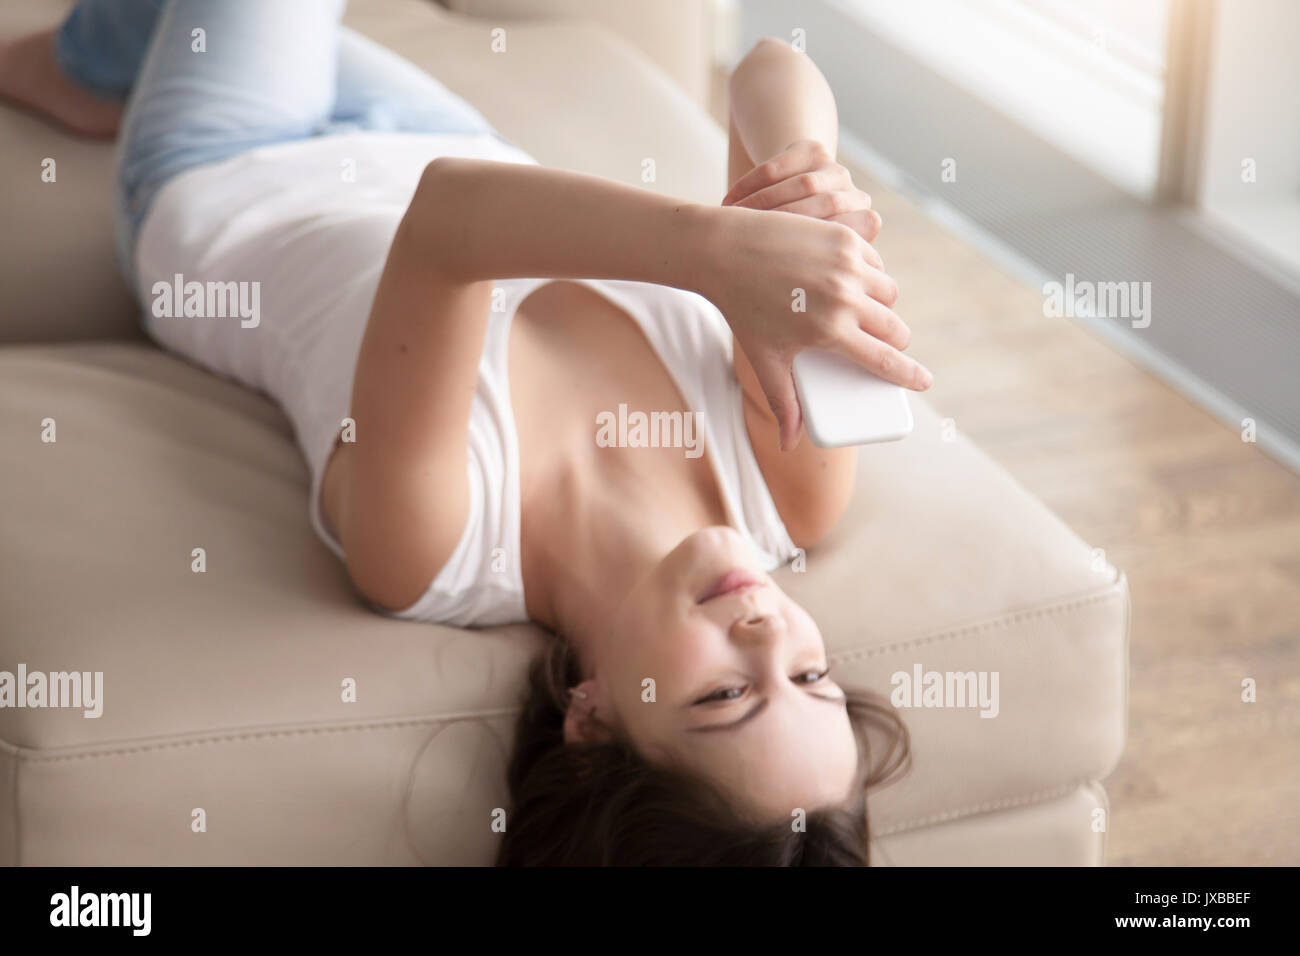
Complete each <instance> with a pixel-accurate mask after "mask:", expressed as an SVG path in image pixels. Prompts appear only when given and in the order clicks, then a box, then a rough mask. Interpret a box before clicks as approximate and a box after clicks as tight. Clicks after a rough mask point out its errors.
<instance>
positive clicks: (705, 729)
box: [686, 694, 847, 734]
mask: <svg viewBox="0 0 1300 956" xmlns="http://www.w3.org/2000/svg"><path fill="white" fill-rule="evenodd" d="M808 696H809V697H815V698H817V700H824V701H827V702H828V703H832V704H842V703H844V702H845V701H846V700H847V698H846V697H834V696H831V695H829V694H809V695H808ZM767 702H768V698H766V697H764V698H763V699H762V700H760V701H759V702H758V703H757V704H755V705H754V706H753V707H751V708H749V710H747V711H746V712H745V713H743V714H741V716H740V717H738V718H736V719H735V720H732V721H728V722H727V723H725V724H705V725H703V726H701V727H687V728H686V732H687V733H691V734H704V733H709V732H711V731H715V730H735V729H736V728H737V727H739V726H740V725H741V724H745V723H748V722H749V721H751V720H753V719H754V718H755V717H757V716H758V715H759V714H760V713H761V712H762V711H763V709H764V708H765V707H767Z"/></svg>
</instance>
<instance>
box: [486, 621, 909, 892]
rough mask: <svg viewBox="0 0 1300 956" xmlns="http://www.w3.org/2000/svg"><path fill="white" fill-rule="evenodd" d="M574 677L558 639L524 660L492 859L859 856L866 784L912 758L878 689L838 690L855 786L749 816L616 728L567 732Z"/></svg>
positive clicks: (584, 862)
mask: <svg viewBox="0 0 1300 956" xmlns="http://www.w3.org/2000/svg"><path fill="white" fill-rule="evenodd" d="M580 676H581V675H580V673H579V669H578V662H577V659H576V655H574V654H573V653H572V651H571V649H570V647H569V645H568V643H567V642H566V641H564V640H563V639H561V638H552V642H551V644H550V646H549V647H548V649H547V651H546V653H544V654H543V655H542V656H541V657H539V658H538V659H537V660H536V661H535V662H534V664H533V666H532V670H531V672H530V674H529V684H528V691H527V695H526V699H525V701H524V708H523V711H522V713H521V714H520V715H519V720H518V722H517V725H516V731H515V744H514V753H513V754H512V755H511V758H510V763H509V767H508V769H507V781H508V784H509V788H510V804H511V809H510V812H509V814H508V815H507V824H506V832H505V836H504V838H503V842H502V844H501V848H500V851H499V852H498V854H497V865H498V866H866V865H867V863H868V836H869V834H868V825H867V800H866V794H867V791H868V790H869V789H871V788H873V787H876V786H880V785H883V784H885V783H888V782H890V781H891V780H892V779H893V778H895V777H896V776H897V775H899V774H901V773H902V772H904V771H905V770H906V769H907V767H908V765H909V764H910V759H911V752H910V747H909V741H908V734H907V728H906V727H905V726H904V725H903V722H902V721H901V720H900V719H899V717H898V714H897V713H896V712H895V710H894V708H893V707H891V706H890V705H889V704H888V703H887V702H886V701H885V700H883V699H882V698H880V697H878V696H877V695H875V694H870V693H867V692H864V691H853V690H849V689H847V688H846V689H845V692H846V694H847V696H848V712H849V720H850V723H851V724H852V726H853V732H854V736H855V737H856V738H857V743H858V785H857V786H855V787H854V790H853V792H854V794H855V795H856V796H855V798H854V799H853V800H851V801H850V802H849V803H848V804H846V805H845V806H842V807H833V808H825V809H820V810H814V811H811V812H809V813H808V814H807V817H806V820H805V827H804V828H803V829H802V830H797V829H795V828H794V827H793V826H791V824H790V822H788V821H781V820H778V821H775V822H773V823H768V824H754V823H751V822H747V821H746V820H745V819H744V818H743V816H742V814H740V813H739V812H738V810H737V807H736V805H735V803H734V802H733V801H732V800H731V799H730V798H729V797H727V795H726V794H724V793H723V792H722V790H721V789H720V788H719V787H717V786H716V785H714V784H713V783H711V782H710V781H708V780H706V779H704V778H703V777H701V776H699V775H698V774H693V773H689V772H687V771H684V770H682V769H679V768H674V767H668V766H664V765H656V764H652V763H650V762H649V761H647V760H646V759H645V758H644V757H642V756H641V755H640V754H639V753H637V751H636V750H635V749H634V748H633V747H632V745H631V742H630V741H629V740H627V739H626V737H625V736H624V735H623V734H622V733H620V732H618V731H617V730H616V729H614V728H611V731H612V732H611V735H610V737H611V739H610V740H609V741H608V742H603V743H581V744H568V743H566V742H565V740H564V717H565V712H566V711H567V708H568V704H569V699H568V689H569V688H570V687H573V686H575V685H576V684H578V683H579V680H580ZM873 731H874V732H877V733H883V734H884V742H885V746H884V747H883V748H876V747H873V746H872V745H871V743H870V742H869V739H868V738H869V736H870V735H871V733H872V732H873ZM879 749H883V757H882V758H881V759H879V760H874V761H873V759H872V751H873V750H879Z"/></svg>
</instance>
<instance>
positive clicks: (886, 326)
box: [858, 276, 912, 352]
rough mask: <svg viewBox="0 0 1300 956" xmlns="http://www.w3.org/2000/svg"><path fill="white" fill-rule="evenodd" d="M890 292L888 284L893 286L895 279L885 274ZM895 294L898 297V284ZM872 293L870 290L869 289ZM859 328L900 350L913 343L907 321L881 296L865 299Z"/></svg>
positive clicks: (886, 290) (895, 287)
mask: <svg viewBox="0 0 1300 956" xmlns="http://www.w3.org/2000/svg"><path fill="white" fill-rule="evenodd" d="M884 279H885V282H886V283H887V287H886V289H885V292H886V294H887V293H888V286H893V282H894V280H893V279H890V278H889V277H888V276H884ZM893 288H894V290H895V291H894V294H893V296H892V298H897V297H898V293H897V286H893ZM868 294H870V290H868ZM858 328H860V329H862V331H864V332H866V333H867V334H869V335H871V336H872V337H874V338H877V339H879V340H880V341H882V342H885V343H886V344H888V345H892V346H893V347H894V348H896V349H898V350H899V351H900V352H901V351H903V350H904V349H906V348H907V347H908V346H909V345H911V344H912V330H911V329H910V328H908V327H907V323H906V322H904V321H903V320H902V319H900V318H899V317H898V313H896V312H895V311H894V310H893V309H891V308H889V306H888V305H887V304H885V303H884V302H883V301H882V300H881V299H880V298H879V297H877V296H874V295H873V296H872V297H871V298H868V299H865V300H864V303H863V307H862V315H861V316H860V318H859V319H858Z"/></svg>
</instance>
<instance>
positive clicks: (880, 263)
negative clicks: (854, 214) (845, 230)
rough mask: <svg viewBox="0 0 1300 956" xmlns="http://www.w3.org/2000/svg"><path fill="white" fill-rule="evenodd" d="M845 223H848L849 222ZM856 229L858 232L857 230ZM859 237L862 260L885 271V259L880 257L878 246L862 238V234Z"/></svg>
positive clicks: (859, 250)
mask: <svg viewBox="0 0 1300 956" xmlns="http://www.w3.org/2000/svg"><path fill="white" fill-rule="evenodd" d="M843 225H847V223H845V224H843ZM849 228H852V226H850V227H849ZM854 231H855V232H856V230H854ZM858 238H859V240H860V241H859V243H858V252H859V253H860V254H861V256H862V261H863V262H865V263H867V264H868V265H870V266H873V267H875V268H877V269H879V270H880V271H881V272H884V271H885V261H884V260H883V259H881V258H880V253H879V252H877V251H876V247H875V246H873V245H872V244H871V243H870V242H868V241H867V240H866V239H862V237H861V236H859V237H858Z"/></svg>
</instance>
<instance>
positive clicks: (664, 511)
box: [0, 0, 931, 866]
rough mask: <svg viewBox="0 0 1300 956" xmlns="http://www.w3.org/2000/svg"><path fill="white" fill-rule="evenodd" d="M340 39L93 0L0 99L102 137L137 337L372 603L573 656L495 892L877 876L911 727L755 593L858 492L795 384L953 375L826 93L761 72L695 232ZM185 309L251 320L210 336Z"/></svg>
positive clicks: (255, 7) (548, 713) (262, 12)
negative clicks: (824, 378) (224, 393)
mask: <svg viewBox="0 0 1300 956" xmlns="http://www.w3.org/2000/svg"><path fill="white" fill-rule="evenodd" d="M342 7H343V3H342V2H339V0H333V2H325V0H278V2H276V3H267V2H265V0H223V2H222V3H219V4H216V3H203V2H200V0H171V2H159V0H83V2H81V3H80V4H78V5H77V6H76V7H75V8H74V9H73V11H72V13H71V15H70V16H69V17H68V19H67V20H66V21H65V22H64V23H63V24H62V25H61V26H60V28H59V29H58V30H57V31H54V32H53V33H48V32H47V33H45V34H43V35H37V36H33V37H28V38H26V39H24V40H21V41H18V42H16V43H14V44H11V45H9V46H8V47H6V48H5V50H4V51H3V54H2V55H0V92H4V93H6V94H7V95H8V96H9V97H10V98H13V99H18V100H20V101H24V102H26V103H27V104H28V105H29V106H31V107H33V108H35V109H37V110H40V111H42V112H44V113H46V114H47V115H49V116H51V117H52V118H54V119H57V120H59V121H61V122H63V123H64V124H65V125H68V126H71V127H73V128H74V129H76V130H78V131H81V132H83V133H88V134H104V135H112V134H114V133H116V134H117V135H118V137H119V144H118V164H119V165H118V176H117V190H118V208H119V216H118V255H119V260H120V262H121V265H122V268H123V270H124V274H125V275H126V277H127V280H128V283H129V284H130V286H131V287H132V288H133V289H134V290H136V292H137V294H138V296H139V298H140V301H141V304H142V306H143V309H142V311H143V315H144V321H145V323H146V325H147V327H148V331H149V333H150V334H151V335H152V336H153V338H154V339H155V340H156V341H158V342H159V343H161V344H162V345H163V346H165V347H166V348H169V349H171V350H174V351H175V352H178V353H180V354H181V355H184V356H186V357H187V358H189V359H191V360H193V361H195V362H198V363H200V364H202V365H204V366H206V367H207V368H209V369H211V370H213V371H214V372H218V373H220V374H223V375H226V376H230V377H233V378H235V379H237V380H239V381H241V382H243V383H245V384H247V385H249V386H251V387H254V388H257V389H261V390H263V391H265V392H266V393H268V394H269V395H271V396H272V397H273V398H275V399H276V400H277V401H278V402H279V403H280V404H281V405H282V406H283V408H284V410H285V411H286V412H287V413H288V415H289V417H290V418H291V419H292V421H293V424H294V426H295V429H296V433H297V436H298V439H299V441H300V443H301V446H302V450H303V453H304V454H305V456H306V458H307V461H308V464H309V466H310V469H311V475H312V486H311V500H310V515H311V520H312V524H313V526H314V527H315V529H316V531H317V533H318V534H319V535H320V536H321V538H322V539H323V540H324V541H325V542H326V543H327V544H328V545H329V547H330V548H332V549H333V550H334V551H335V552H336V553H337V554H338V555H339V557H340V558H341V559H342V560H343V561H344V562H345V563H346V566H347V570H348V573H349V575H350V576H351V579H352V581H353V582H354V584H355V586H356V588H357V590H358V591H359V592H360V593H361V595H363V596H364V598H365V599H366V600H367V601H368V602H369V603H370V604H371V605H373V606H374V607H375V608H376V609H377V610H379V611H382V612H385V613H388V614H391V615H395V616H398V617H402V618H408V619H414V620H420V621H432V622H440V623H447V624H453V625H457V626H462V627H476V626H488V625H495V624H504V623H508V622H519V621H532V622H535V623H537V624H539V625H541V626H542V627H544V628H546V629H547V630H548V631H550V632H551V633H552V634H553V635H555V637H554V640H553V642H552V646H551V651H550V652H549V653H548V654H547V655H546V656H545V658H544V659H543V660H541V661H539V662H538V663H537V664H536V665H535V668H534V671H533V674H532V680H531V686H530V690H529V696H528V699H527V701H526V703H525V707H524V710H523V713H522V716H521V718H520V722H519V725H518V733H517V739H516V744H515V752H514V754H513V756H512V758H511V762H510V766H509V787H510V797H511V810H510V814H509V821H510V824H509V827H508V830H507V832H506V833H505V835H504V836H503V838H502V842H501V847H500V853H499V858H498V862H500V863H502V864H678V863H681V864H739V865H747V864H762V865H768V864H770V865H794V866H800V865H802V866H806V865H817V864H835V865H861V864H864V863H866V861H867V816H866V798H865V794H866V791H867V789H868V787H870V786H873V785H875V784H877V783H879V782H881V781H882V780H884V779H885V778H887V777H890V776H892V775H893V774H894V773H895V772H896V771H898V770H899V769H900V767H901V766H902V765H903V764H904V763H905V761H906V752H907V747H906V734H905V731H904V729H903V727H902V725H901V723H899V721H898V720H897V718H896V716H895V714H894V712H893V710H892V709H891V708H890V707H889V706H888V705H887V704H884V703H882V702H881V701H880V700H879V699H877V698H875V697H873V696H870V695H868V694H866V693H864V692H861V691H855V690H853V689H850V688H846V687H841V686H839V685H838V684H837V683H836V681H835V679H834V677H833V675H831V674H829V673H828V666H827V656H826V648H825V646H824V644H823V642H822V637H821V634H820V633H819V631H818V629H817V625H816V624H815V623H814V621H813V620H812V618H811V617H810V616H809V614H808V612H807V611H805V610H804V609H803V608H802V607H800V606H799V605H797V604H795V603H794V602H793V601H792V600H791V599H790V598H789V597H787V596H786V595H785V594H784V593H782V591H781V590H780V589H779V588H778V587H777V586H776V584H775V583H773V581H772V579H771V577H769V573H770V572H772V571H774V570H775V569H777V568H778V567H780V566H781V565H782V564H784V563H786V562H787V561H788V560H790V559H791V557H792V556H793V555H794V554H795V553H796V551H797V549H799V548H807V547H809V546H811V545H813V544H815V543H816V542H817V541H818V540H819V539H820V538H822V537H823V536H824V535H825V534H826V533H827V532H829V531H830V530H831V528H832V527H833V526H834V525H835V523H836V521H837V520H839V518H840V516H841V514H842V513H843V511H844V510H845V507H846V505H847V503H848V499H849V496H850V493H851V489H852V487H853V475H854V463H855V457H856V454H855V450H854V449H835V450H826V449H820V448H817V447H814V446H813V445H812V444H811V442H807V441H800V437H801V432H802V420H801V413H800V407H799V402H798V400H797V398H796V394H795V389H794V385H793V381H792V373H791V362H792V359H793V357H794V356H795V354H796V353H798V352H799V350H801V349H803V348H805V347H809V346H816V347H821V348H826V349H831V350H834V351H838V352H840V353H842V354H844V355H846V356H849V357H851V358H852V359H853V360H854V361H856V362H857V363H859V364H860V365H862V366H863V367H865V368H867V369H869V370H871V371H873V372H875V373H876V374H877V375H879V376H881V377H882V378H885V379H887V380H889V381H892V382H895V383H897V384H899V385H902V386H905V387H907V388H911V389H916V390H923V389H925V388H927V387H929V385H930V382H931V377H930V374H929V372H927V371H926V370H925V369H924V368H923V367H922V366H920V365H919V364H917V363H916V362H915V361H913V360H912V359H910V358H908V357H907V356H906V355H904V354H903V351H902V350H903V349H905V348H906V346H907V344H908V338H909V332H908V329H907V327H906V326H905V325H904V324H903V323H902V322H901V321H900V320H899V318H898V317H897V316H896V315H895V314H894V312H893V311H891V308H890V306H891V305H892V304H893V303H894V301H895V298H896V296H897V289H896V286H895V284H894V282H893V280H892V279H890V278H889V276H888V275H886V274H885V272H884V271H883V264H882V262H881V260H880V257H879V256H878V255H877V254H876V252H875V250H874V249H873V248H872V246H871V245H870V241H871V240H872V239H874V238H875V236H876V234H877V232H878V230H879V228H880V219H879V217H878V216H877V215H876V214H875V213H874V212H872V211H871V209H870V206H869V199H868V197H867V196H866V195H865V194H864V193H862V192H861V191H860V190H858V189H856V188H855V187H854V186H853V183H852V182H851V180H850V177H849V174H848V172H847V171H846V170H845V169H844V168H843V167H842V166H840V165H838V164H837V163H836V162H835V160H834V156H835V147H836V123H837V120H836V110H835V103H834V100H833V98H832V96H831V93H830V90H829V88H828V87H827V84H826V82H825V81H824V79H823V78H822V76H821V75H820V74H819V73H818V71H817V69H816V68H815V67H814V66H813V65H812V63H811V62H810V61H809V60H808V59H807V58H806V57H804V56H803V55H801V54H799V53H796V52H795V51H793V50H792V49H790V48H789V47H788V46H786V45H785V44H782V43H780V42H777V41H771V40H768V41H763V42H761V43H759V44H758V45H757V46H756V47H755V48H754V50H753V51H752V52H751V53H750V54H749V55H748V56H746V57H745V59H744V60H743V61H742V62H741V63H740V65H739V66H738V68H737V69H736V71H735V73H734V75H733V76H732V78H731V83H730V90H731V99H732V105H731V109H732V128H731V153H730V162H729V167H730V168H729V171H728V176H729V182H730V189H729V191H728V192H727V194H726V196H725V198H724V199H723V201H722V203H721V204H720V205H718V206H703V205H697V204H694V203H689V202H684V201H679V200H674V199H671V198H668V197H665V196H662V195H658V194H656V193H654V192H651V191H649V190H645V189H639V188H635V187H630V186H624V185H620V184H617V183H614V182H611V181H607V180H604V179H600V178H597V177H593V176H586V175H579V174H575V173H572V172H563V171H559V170H554V169H546V168H544V167H542V166H539V165H538V164H537V163H536V161H534V160H533V159H532V158H531V157H530V156H528V155H527V154H526V153H524V152H522V151H521V150H520V149H518V148H517V147H515V146H514V145H512V144H511V143H509V142H508V141H506V140H505V139H503V138H502V137H501V136H500V135H498V134H497V133H496V132H495V131H494V130H493V129H492V128H491V126H489V124H488V123H487V122H486V121H485V120H484V119H483V117H482V116H480V115H479V114H478V113H477V112H476V111H475V110H474V109H472V108H471V107H470V106H469V105H467V104H466V103H465V102H464V101H462V100H460V99H459V98H457V97H456V96H455V95H453V94H452V93H451V92H449V91H448V90H447V89H446V88H445V87H443V86H442V85H441V84H440V83H438V82H437V81H436V80H434V79H433V78H432V77H430V76H428V75H427V74H425V73H423V72H421V71H420V70H418V69H416V68H415V67H414V66H412V65H411V64H410V63H408V62H406V61H404V60H402V59H400V58H399V57H397V56H396V55H394V54H393V53H391V52H389V51H387V50H385V49H384V48H382V47H380V46H377V45H376V44H374V43H372V42H370V41H369V40H367V39H365V38H363V37H361V36H359V35H357V34H356V33H353V32H351V31H349V30H347V29H345V28H342V27H341V26H340V24H339V20H340V15H341V12H342ZM200 48H202V49H201V50H200ZM128 94H129V97H128ZM115 100H116V101H119V102H120V101H122V100H125V103H126V106H125V112H124V114H121V108H120V107H119V106H116V105H113V101H115ZM628 107H629V108H635V104H628ZM119 114H121V115H119ZM755 160H760V161H761V162H759V163H758V164H757V165H756V164H755ZM191 283H200V284H202V287H203V288H206V289H209V290H210V289H213V288H217V289H221V290H228V291H229V297H230V299H231V301H233V299H234V297H235V295H236V292H237V291H240V292H242V290H244V289H246V288H248V287H249V286H251V287H252V288H254V289H255V290H256V292H257V295H256V296H255V297H254V296H249V295H242V297H240V298H239V302H240V307H241V309H242V310H243V312H244V313H245V314H244V315H243V317H242V319H236V318H212V317H207V318H196V317H195V316H194V311H195V308H194V306H195V305H196V303H197V304H206V303H210V299H203V300H202V302H200V301H199V300H200V299H201V298H202V297H196V298H195V300H194V302H190V301H189V294H188V292H186V297H187V301H186V302H185V303H181V302H177V301H173V300H174V299H175V298H176V296H175V294H174V292H175V289H176V288H177V287H179V288H181V289H182V290H189V289H191V288H192V286H191ZM796 290H803V295H805V296H806V300H807V308H806V311H795V310H794V309H792V296H794V295H795V294H796ZM252 302H256V309H255V310H250V309H248V308H247V307H248V306H249V304H250V303H252ZM228 304H229V303H227V305H228ZM182 306H184V307H182ZM234 311H237V310H234V309H233V307H232V314H233V312H234ZM252 311H256V312H257V313H258V314H257V315H256V316H255V320H253V317H252V316H251V312H252ZM201 314H203V313H201ZM733 336H734V339H733ZM737 346H738V347H737ZM624 407H625V408H624ZM620 409H623V410H622V411H621V412H620V411H619V410H620ZM626 410H632V412H633V413H638V412H639V413H641V414H642V416H643V418H641V419H639V420H638V425H640V424H644V420H645V419H644V416H645V415H646V414H647V413H656V412H667V413H671V412H681V413H683V414H685V413H688V412H689V413H693V414H692V415H691V416H690V417H691V422H692V423H693V424H698V427H699V431H700V433H701V437H702V443H701V445H700V447H701V448H702V452H703V453H702V454H701V453H695V454H686V453H684V450H683V448H682V447H672V444H673V442H672V441H666V442H649V444H658V445H659V446H660V447H657V448H656V447H636V448H632V447H627V446H628V445H631V444H639V443H640V444H646V443H647V442H633V441H628V440H623V441H614V442H611V441H607V440H606V441H601V442H597V441H596V440H595V438H596V434H595V433H596V431H597V427H596V425H595V424H594V423H596V422H597V421H598V420H601V418H600V417H601V416H602V415H604V416H609V415H611V414H615V413H617V414H621V415H624V416H625V421H626V420H627V412H626ZM654 420H655V421H657V422H659V423H661V424H662V423H663V422H664V421H666V420H671V415H658V416H655V417H654ZM606 422H608V419H606ZM607 431H608V432H609V433H610V434H615V433H617V432H626V431H627V428H626V427H620V428H618V429H613V430H609V429H607ZM611 444H612V445H613V446H614V447H608V446H610V445H611ZM664 445H668V447H664ZM647 678H649V679H651V680H652V681H653V688H654V693H653V703H649V702H647V699H646V698H648V697H649V696H650V695H648V694H646V691H645V688H646V687H647V686H649V685H647V684H645V683H644V682H645V681H646V680H647ZM873 727H874V728H876V730H877V731H880V730H883V731H885V739H886V740H887V741H888V745H887V746H885V747H884V748H883V750H882V748H881V747H880V746H873V747H872V748H870V750H872V751H874V752H869V748H868V747H867V741H868V733H867V732H868V730H869V729H871V728H873ZM873 737H876V735H875V734H873ZM875 743H877V744H878V743H879V738H878V737H876V739H875ZM485 819H487V817H486V816H485Z"/></svg>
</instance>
